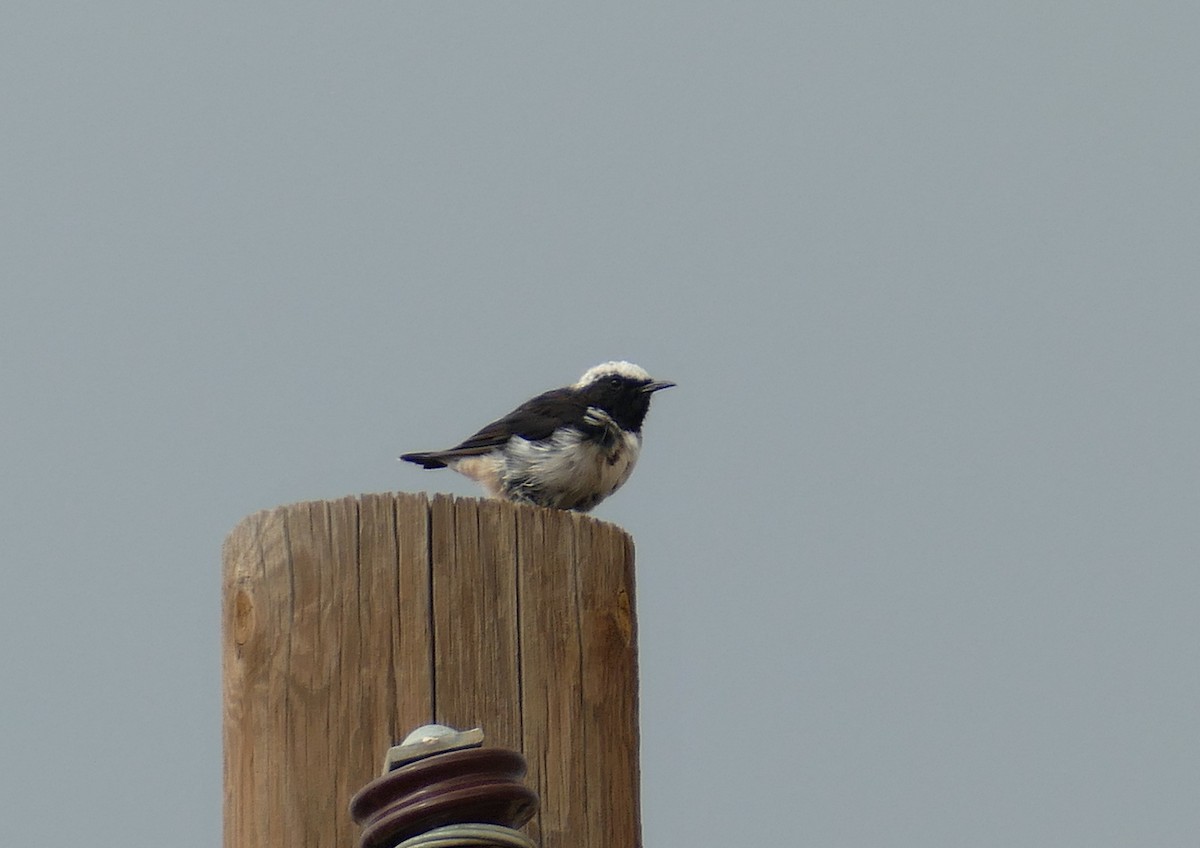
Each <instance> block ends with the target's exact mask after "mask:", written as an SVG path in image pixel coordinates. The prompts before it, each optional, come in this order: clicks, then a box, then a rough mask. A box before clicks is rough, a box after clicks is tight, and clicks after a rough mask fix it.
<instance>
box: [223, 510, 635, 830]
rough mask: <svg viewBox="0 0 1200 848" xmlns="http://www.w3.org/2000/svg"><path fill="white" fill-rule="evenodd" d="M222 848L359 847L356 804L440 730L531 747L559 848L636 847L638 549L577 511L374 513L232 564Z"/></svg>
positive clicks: (250, 552) (286, 534)
mask: <svg viewBox="0 0 1200 848" xmlns="http://www.w3.org/2000/svg"><path fill="white" fill-rule="evenodd" d="M224 565H225V571H224V628H223V650H224V690H225V691H224V696H225V698H224V701H225V846H226V848H276V846H280V845H289V846H313V848H349V846H353V845H355V844H356V842H357V837H358V832H357V828H356V827H355V826H354V825H353V823H352V822H351V821H350V817H349V815H348V814H347V811H346V805H347V803H348V802H349V799H350V796H351V795H352V794H353V793H354V792H355V791H357V790H358V789H359V788H360V787H361V786H362V785H363V784H365V783H366V782H367V781H368V780H370V779H372V778H373V777H375V776H376V775H377V773H378V769H379V765H380V762H381V758H382V755H383V752H384V751H385V750H386V749H387V747H388V746H389V745H392V744H396V743H397V742H398V741H399V740H400V739H401V738H402V737H403V736H404V735H405V734H406V733H407V732H408V731H409V730H411V729H412V728H414V727H417V726H418V725H421V724H426V723H428V722H430V721H435V720H436V721H438V722H440V723H444V724H449V725H452V726H455V727H459V728H467V727H474V726H482V727H483V728H484V730H485V731H486V733H487V744H489V745H498V746H503V747H509V748H516V749H518V750H521V751H522V752H524V754H525V756H526V759H527V760H528V761H529V768H530V774H529V778H528V781H529V784H530V785H531V786H532V787H534V788H535V789H536V790H537V791H538V793H539V794H540V795H541V798H542V809H541V812H540V813H539V815H538V816H537V817H536V818H535V819H534V821H532V822H531V823H530V824H529V825H528V828H527V829H528V831H529V833H530V834H531V835H532V836H533V837H534V839H535V840H538V841H539V842H540V844H541V845H542V846H543V848H568V846H569V848H601V846H603V848H626V847H628V848H634V846H638V845H640V828H639V811H638V792H639V783H638V729H637V727H638V726H637V644H636V624H635V617H634V598H633V588H634V587H633V545H632V542H631V540H630V539H629V537H628V535H626V534H625V533H624V532H623V531H621V530H620V529H619V528H617V527H614V526H612V525H609V524H605V523H603V522H599V521H596V520H594V519H590V518H587V517H586V516H581V515H578V514H576V513H568V512H558V511H551V510H541V509H534V508H531V507H524V506H514V505H512V504H508V503H502V502H498V501H478V500H474V499H464V498H450V497H446V496H435V497H433V498H432V499H426V498H425V497H424V496H423V495H406V494H395V495H392V494H384V495H364V496H362V497H359V498H345V499H342V500H338V501H329V502H316V503H303V504H295V505H292V506H287V507H280V508H278V509H274V510H269V511H266V512H261V513H258V514H256V515H253V516H250V517H249V518H247V519H245V520H244V521H242V522H241V523H240V524H239V525H238V526H237V527H236V528H235V529H234V531H233V532H232V533H231V534H230V536H229V538H228V539H227V540H226V543H225V548H224Z"/></svg>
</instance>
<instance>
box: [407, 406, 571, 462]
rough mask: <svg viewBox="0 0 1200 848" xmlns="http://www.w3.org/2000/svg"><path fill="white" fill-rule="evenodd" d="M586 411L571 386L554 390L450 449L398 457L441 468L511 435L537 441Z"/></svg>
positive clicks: (501, 443)
mask: <svg viewBox="0 0 1200 848" xmlns="http://www.w3.org/2000/svg"><path fill="white" fill-rule="evenodd" d="M586 412H587V401H586V400H584V399H582V398H580V397H579V396H578V394H577V393H576V392H575V391H573V390H572V389H553V390H552V391H549V392H545V393H543V394H540V395H538V396H537V397H535V398H533V399H532V400H529V401H526V402H525V403H523V404H521V405H520V406H518V407H517V408H516V409H514V410H513V411H512V412H510V413H508V415H505V416H504V417H503V418H498V419H497V420H495V421H493V422H492V423H491V424H488V425H487V426H485V427H483V428H482V429H481V430H480V431H479V432H478V433H476V434H475V435H473V436H471V437H470V438H468V439H465V440H463V441H462V442H461V443H459V444H457V445H455V446H454V447H452V448H450V449H449V450H444V451H430V452H429V453H419V454H415V453H414V454H405V455H404V456H402V457H400V458H401V459H404V460H407V461H409V462H415V463H417V464H418V465H423V466H424V467H426V468H442V467H444V466H445V464H446V463H445V461H444V460H446V459H457V458H459V457H464V456H480V455H482V454H485V453H489V452H491V451H492V450H494V449H495V448H498V447H502V446H504V445H505V444H507V443H508V440H509V439H510V438H512V437H513V436H520V437H521V438H522V439H529V440H530V441H538V440H540V439H546V438H549V437H550V435H551V434H552V433H553V432H554V431H555V430H556V429H558V428H559V427H561V426H562V425H563V424H579V423H581V422H582V421H583V416H584V415H585V414H586Z"/></svg>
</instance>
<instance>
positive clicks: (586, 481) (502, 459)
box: [400, 362, 675, 512]
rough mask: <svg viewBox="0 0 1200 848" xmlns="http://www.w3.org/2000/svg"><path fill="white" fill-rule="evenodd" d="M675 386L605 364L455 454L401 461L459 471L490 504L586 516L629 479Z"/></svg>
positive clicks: (623, 365) (625, 365) (629, 366)
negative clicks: (657, 411) (654, 403)
mask: <svg viewBox="0 0 1200 848" xmlns="http://www.w3.org/2000/svg"><path fill="white" fill-rule="evenodd" d="M674 385H675V384H674V383H669V382H667V381H665V380H652V379H651V378H650V375H649V374H647V373H646V372H645V371H644V370H643V369H641V368H639V367H638V366H636V365H634V364H633V363H632V362H605V363H604V364H602V365H597V366H596V367H595V368H590V369H588V371H587V372H586V373H584V375H583V376H582V377H580V378H579V382H577V383H575V384H574V385H573V386H566V387H564V388H561V389H552V390H551V391H548V392H545V393H543V394H540V395H538V396H537V397H535V398H533V399H532V400H527V401H525V403H523V404H521V405H520V406H518V407H517V408H516V409H514V410H513V411H512V412H510V413H508V415H505V416H504V417H503V418H501V419H498V420H496V421H493V422H492V423H491V424H488V425H487V426H486V427H484V428H483V429H482V430H480V431H479V432H478V433H476V434H475V435H474V436H471V437H470V438H469V439H467V440H466V441H464V442H462V443H461V444H459V445H456V446H455V447H452V448H450V449H449V450H443V451H429V452H427V453H406V454H404V455H403V456H401V457H400V458H401V459H403V460H405V461H406V462H414V463H416V464H417V465H420V466H421V467H422V468H452V469H454V470H455V471H457V472H458V473H459V474H463V475H466V476H467V477H470V478H471V479H472V480H474V481H476V482H477V483H479V484H481V485H482V486H483V488H484V489H485V490H486V491H487V493H488V495H490V496H491V497H496V498H505V499H506V500H510V501H517V502H519V503H530V504H536V505H538V506H548V507H554V508H556V509H575V510H579V511H580V512H587V511H588V510H590V509H591V508H592V507H594V506H596V504H598V503H600V501H602V500H604V499H605V498H607V497H608V496H609V495H611V494H612V493H613V492H615V491H616V490H617V489H619V488H620V487H621V484H623V483H624V482H625V481H626V480H628V479H629V475H630V474H631V473H632V472H633V466H634V463H636V462H637V458H638V453H639V452H640V451H641V448H642V422H643V421H644V420H645V418H646V413H647V412H648V411H649V409H650V397H651V395H653V394H654V393H655V392H657V391H659V390H660V389H666V388H670V387H671V386H674Z"/></svg>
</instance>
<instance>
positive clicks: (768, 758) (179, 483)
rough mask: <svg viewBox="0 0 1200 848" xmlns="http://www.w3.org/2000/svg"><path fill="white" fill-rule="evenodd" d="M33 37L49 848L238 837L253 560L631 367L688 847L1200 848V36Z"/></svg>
mask: <svg viewBox="0 0 1200 848" xmlns="http://www.w3.org/2000/svg"><path fill="white" fill-rule="evenodd" d="M3 17H4V21H3V26H2V28H0V215H2V216H3V220H2V225H0V239H2V250H0V280H2V294H0V437H2V439H3V445H4V452H3V470H2V472H0V479H2V481H3V482H2V485H0V492H2V495H3V502H2V503H0V545H2V548H0V568H2V572H0V574H2V582H0V762H2V763H3V768H0V830H2V832H3V837H2V841H3V843H4V844H6V845H13V846H18V845H33V844H42V843H44V842H46V841H47V840H48V839H50V840H52V841H56V842H67V843H70V844H87V845H89V846H99V847H100V848H109V846H112V848H127V847H128V846H135V847H136V846H158V845H162V844H164V843H165V842H169V843H170V844H171V845H173V846H180V848H212V846H215V845H218V844H219V840H220V816H221V794H220V793H221V748H220V697H219V687H220V669H219V657H218V646H219V568H220V559H219V555H220V545H221V541H222V539H223V537H224V535H225V534H226V533H227V532H228V531H229V530H230V529H231V528H232V526H233V525H234V524H235V523H236V522H237V520H238V519H239V518H241V517H242V516H243V515H245V514H246V513H249V512H252V511H254V510H257V509H259V508H262V507H268V506H273V505H276V504H280V503H287V502H292V501H297V500H303V499H310V498H333V497H340V496H342V495H346V494H355V493H360V492H371V491H384V490H393V489H402V490H408V491H414V490H419V489H423V488H429V489H435V490H441V491H451V492H455V493H459V494H471V493H473V492H474V489H473V488H472V487H471V486H470V485H469V483H468V482H467V481H465V480H461V479H459V478H456V477H455V476H453V475H450V474H448V473H441V474H434V473H426V472H421V471H420V470H418V469H416V468H413V467H407V466H404V465H401V464H400V463H398V462H396V460H395V457H396V455H397V454H398V453H400V452H401V451H404V450H419V449H429V448H436V447H443V446H446V445H448V444H450V443H452V442H454V441H456V440H458V439H460V438H462V437H464V436H466V435H468V434H469V433H471V432H472V431H474V429H476V428H477V427H478V426H480V425H482V424H483V423H485V422H487V421H488V420H490V419H492V418H494V417H497V416H499V415H501V414H503V413H505V412H507V411H508V410H509V409H510V408H511V407H512V406H514V405H515V404H516V403H517V402H519V401H521V400H523V399H525V398H526V397H528V396H530V395H532V394H533V393H535V392H538V391H541V390H543V389H546V388H550V387H553V386H556V385H561V384H564V383H567V382H570V381H573V380H574V379H576V378H577V377H578V376H579V374H580V373H581V372H582V371H583V370H584V369H585V368H587V367H588V366H590V365H593V364H595V363H597V362H600V361H603V360H606V359H612V358H627V359H632V360H634V361H636V362H638V363H640V364H642V365H643V366H645V367H646V368H648V369H649V370H650V371H651V372H652V373H653V374H655V375H656V376H658V377H662V378H666V379H672V380H675V381H677V382H678V383H679V388H678V389H673V390H671V391H670V392H666V393H664V394H662V395H660V396H658V398H657V400H656V402H655V408H654V409H653V410H652V412H651V415H650V419H649V422H648V425H647V429H646V445H645V450H644V452H643V455H642V462H641V464H640V465H639V468H638V471H637V473H635V474H634V477H633V480H632V482H631V483H630V485H629V486H628V488H627V489H625V490H623V491H622V492H620V493H619V494H618V495H617V496H615V497H614V498H613V499H612V500H610V501H609V502H607V503H605V504H603V505H602V506H601V507H600V508H599V510H598V511H597V513H596V514H597V515H598V516H599V517H601V518H604V519H607V520H610V521H614V522H616V523H618V524H620V525H622V526H624V527H625V528H626V529H628V530H629V531H630V532H631V533H633V534H634V536H635V537H636V540H637V545H638V579H639V613H640V624H641V668H642V723H641V727H642V734H643V769H644V773H643V787H644V789H643V791H644V827H645V840H646V844H647V846H648V848H675V846H684V845H770V844H776V845H814V846H919V848H930V847H931V846H947V848H950V846H954V848H960V846H1005V848H1007V846H1016V845H1021V846H1053V848H1063V846H1087V848H1096V846H1191V848H1194V846H1195V845H1196V844H1197V842H1196V840H1197V839H1198V838H1200V837H1198V834H1200V802H1198V799H1200V613H1198V610H1200V569H1198V564H1200V532H1198V529H1197V516H1198V509H1197V508H1198V507H1200V461H1198V451H1197V447H1196V435H1197V424H1196V421H1197V417H1198V415H1200V397H1198V393H1197V368H1198V366H1200V343H1198V341H1197V330H1198V329H1200V327H1198V324H1200V320H1198V318H1200V286H1198V283H1200V247H1198V243H1200V201H1198V198H1200V51H1198V50H1197V46H1196V36H1197V32H1200V6H1197V5H1196V4H1195V3H1194V2H1177V3H1170V2H1154V0H1150V2H1147V1H1146V0H1142V2H1138V3H1134V2H1108V3H1104V2H1100V3H1096V2H1090V3H1084V2H1056V3H1046V2H1044V1H1042V0H1040V1H1039V2H1019V3H1004V4H997V3H961V2H959V3H949V2H922V3H912V2H909V3H903V2H902V3H859V2H850V3H826V4H802V3H796V2H788V3H713V2H687V3H684V2H668V3H647V2H644V0H643V2H637V3H628V2H607V3H603V4H595V3H593V4H586V5H585V4H578V3H570V4H549V3H540V4H533V3H523V4H513V3H469V4H468V3H458V2H441V3H436V4H432V3H427V4H414V3H410V2H398V1H397V0H375V1H374V2H368V3H357V2H349V3H346V2H342V3H312V2H298V0H293V2H288V3H260V4H246V3H228V2H207V3H200V2H191V3H162V2H134V1H133V0H112V1H111V2H106V3H95V2H86V3H85V2H46V0H38V2H24V1H23V0H8V2H6V4H5V9H4V15H3Z"/></svg>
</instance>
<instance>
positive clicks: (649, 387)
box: [642, 380, 675, 394]
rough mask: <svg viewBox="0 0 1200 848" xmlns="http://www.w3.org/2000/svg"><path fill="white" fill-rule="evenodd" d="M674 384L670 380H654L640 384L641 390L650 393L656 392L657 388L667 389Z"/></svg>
mask: <svg viewBox="0 0 1200 848" xmlns="http://www.w3.org/2000/svg"><path fill="white" fill-rule="evenodd" d="M674 385H675V384H674V383H672V382H671V381H670V380H655V381H654V382H653V383H647V384H646V385H644V386H642V391H643V392H645V393H646V394H650V393H651V392H657V391H658V390H659V389H669V388H671V387H672V386H674Z"/></svg>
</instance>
